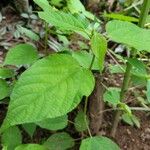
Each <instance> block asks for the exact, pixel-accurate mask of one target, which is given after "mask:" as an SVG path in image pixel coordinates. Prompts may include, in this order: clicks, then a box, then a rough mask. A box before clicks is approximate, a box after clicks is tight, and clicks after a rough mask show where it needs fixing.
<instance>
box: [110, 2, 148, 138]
mask: <svg viewBox="0 0 150 150" xmlns="http://www.w3.org/2000/svg"><path fill="white" fill-rule="evenodd" d="M149 9H150V0H144V2H143V5H142V11H141V15H140V19H139V24H138V25H139V27H144V25H145V22H146V18H147V16H148V12H149ZM133 51H134V52H133V53H134V54H133V55H134V56H135V55H136V50H134V49H133ZM134 56H133V57H134ZM131 70H132V65H131V64H130V63H129V62H127V67H126V72H125V75H124V80H123V84H122V88H121V93H120V101H121V102H122V101H123V100H124V99H125V94H126V91H127V90H128V86H129V82H130V76H131ZM121 113H122V112H121V111H117V112H116V114H115V118H114V123H113V127H112V130H111V136H112V137H115V134H116V131H117V127H118V123H119V120H120V115H121Z"/></svg>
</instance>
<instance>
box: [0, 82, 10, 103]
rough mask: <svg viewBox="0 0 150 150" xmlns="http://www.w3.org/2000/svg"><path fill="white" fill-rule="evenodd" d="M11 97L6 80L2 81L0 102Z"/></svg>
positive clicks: (0, 84)
mask: <svg viewBox="0 0 150 150" xmlns="http://www.w3.org/2000/svg"><path fill="white" fill-rule="evenodd" d="M8 95H9V86H8V84H7V82H6V81H5V80H2V79H0V100H2V99H4V98H5V97H7V96H8Z"/></svg>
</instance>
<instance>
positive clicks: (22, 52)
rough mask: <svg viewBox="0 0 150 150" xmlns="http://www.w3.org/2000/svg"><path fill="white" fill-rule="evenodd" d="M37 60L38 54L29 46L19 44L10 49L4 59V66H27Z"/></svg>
mask: <svg viewBox="0 0 150 150" xmlns="http://www.w3.org/2000/svg"><path fill="white" fill-rule="evenodd" d="M37 59H38V52H37V50H36V48H35V47H33V46H32V45H30V44H19V45H16V46H15V47H13V48H11V49H10V50H9V51H8V53H7V55H6V58H5V61H4V64H5V65H27V64H32V63H33V62H35V61H36V60H37Z"/></svg>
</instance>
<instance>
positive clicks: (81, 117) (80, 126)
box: [75, 111, 89, 132]
mask: <svg viewBox="0 0 150 150" xmlns="http://www.w3.org/2000/svg"><path fill="white" fill-rule="evenodd" d="M88 124H89V120H88ZM75 128H76V130H77V131H78V132H82V131H85V130H87V125H86V123H85V114H84V112H83V111H79V112H78V114H77V116H76V118H75Z"/></svg>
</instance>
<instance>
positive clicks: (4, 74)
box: [0, 68, 14, 79]
mask: <svg viewBox="0 0 150 150" xmlns="http://www.w3.org/2000/svg"><path fill="white" fill-rule="evenodd" d="M13 76H14V71H13V70H12V69H8V68H0V78H3V79H6V78H11V77H13Z"/></svg>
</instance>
